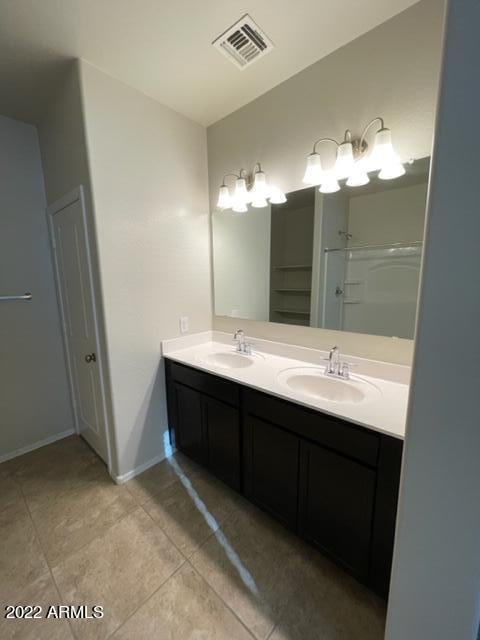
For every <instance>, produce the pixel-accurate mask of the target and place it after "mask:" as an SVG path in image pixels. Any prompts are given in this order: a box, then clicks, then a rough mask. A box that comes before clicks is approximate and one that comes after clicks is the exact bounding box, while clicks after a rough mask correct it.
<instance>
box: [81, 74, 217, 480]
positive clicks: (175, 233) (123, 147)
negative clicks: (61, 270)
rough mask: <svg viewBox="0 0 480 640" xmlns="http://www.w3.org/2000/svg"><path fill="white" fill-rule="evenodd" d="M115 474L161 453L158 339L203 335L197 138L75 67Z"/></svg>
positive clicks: (204, 205) (204, 264) (203, 174)
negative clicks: (182, 325) (184, 332)
mask: <svg viewBox="0 0 480 640" xmlns="http://www.w3.org/2000/svg"><path fill="white" fill-rule="evenodd" d="M80 71H81V84H82V93H83V105H84V115H85V126H86V134H87V147H88V153H89V160H90V170H91V179H92V188H93V200H94V209H95V221H96V228H97V241H98V254H99V263H100V274H101V281H102V289H103V305H104V313H105V327H106V338H107V349H108V355H109V366H110V376H111V388H112V398H113V413H114V423H115V432H116V439H117V455H118V469H117V471H118V474H120V475H123V474H126V473H128V472H130V471H131V470H133V469H134V468H135V467H138V466H139V465H142V464H145V463H147V462H148V461H150V460H151V459H153V458H155V457H158V456H161V455H163V453H164V450H163V435H164V432H165V430H166V428H167V418H166V399H165V389H164V382H163V363H161V361H160V341H161V340H162V339H164V338H171V337H174V336H177V335H179V317H180V316H182V315H184V316H188V317H189V319H190V331H191V332H195V331H200V330H205V329H209V328H210V326H211V283H210V252H209V213H208V194H207V164H206V133H205V129H204V128H203V127H201V126H200V125H198V124H196V123H193V122H192V121H190V120H188V119H187V118H185V117H183V116H180V115H179V114H178V113H176V112H174V111H172V110H171V109H168V108H167V107H164V106H162V105H160V104H159V103H157V102H155V101H154V100H152V99H151V98H148V97H146V96H144V95H143V94H141V93H139V92H138V91H136V90H134V89H131V88H130V87H128V86H126V85H124V84H122V83H121V82H119V81H117V80H115V79H113V78H111V77H109V76H107V75H105V74H104V73H102V72H101V71H99V70H98V69H96V68H94V67H92V66H91V65H89V64H87V63H84V62H81V63H80Z"/></svg>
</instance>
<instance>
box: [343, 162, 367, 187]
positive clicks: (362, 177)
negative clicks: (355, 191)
mask: <svg viewBox="0 0 480 640" xmlns="http://www.w3.org/2000/svg"><path fill="white" fill-rule="evenodd" d="M369 182H370V178H369V177H368V173H367V171H366V169H365V162H364V161H363V160H362V159H360V160H357V161H356V162H355V164H354V165H353V168H352V170H351V172H350V175H349V176H348V180H347V186H349V187H362V186H363V185H364V184H368V183H369Z"/></svg>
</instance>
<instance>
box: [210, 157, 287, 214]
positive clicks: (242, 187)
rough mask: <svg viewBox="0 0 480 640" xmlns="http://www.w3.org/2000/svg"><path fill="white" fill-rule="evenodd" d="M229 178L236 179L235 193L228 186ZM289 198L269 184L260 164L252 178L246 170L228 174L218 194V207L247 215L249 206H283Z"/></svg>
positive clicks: (255, 167) (224, 177)
mask: <svg viewBox="0 0 480 640" xmlns="http://www.w3.org/2000/svg"><path fill="white" fill-rule="evenodd" d="M227 178H235V183H234V188H233V193H230V189H229V188H228V186H227V184H226V179H227ZM286 201H287V198H286V197H285V194H284V193H283V191H282V190H281V189H279V187H276V186H274V185H271V184H269V183H268V182H267V175H266V173H265V172H264V171H262V167H261V165H260V163H259V162H257V164H256V165H255V166H254V168H253V172H252V176H251V178H250V177H249V176H248V174H247V172H246V170H245V169H241V170H240V172H239V173H238V174H237V173H226V174H225V175H224V176H223V180H222V184H221V186H220V190H219V193H218V202H217V207H218V208H219V209H232V210H233V211H234V212H235V213H246V212H247V211H248V205H251V206H252V207H256V208H261V207H266V206H268V203H269V202H270V203H271V204H282V203H283V202H286Z"/></svg>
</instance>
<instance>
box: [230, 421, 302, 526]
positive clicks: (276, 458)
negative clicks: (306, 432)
mask: <svg viewBox="0 0 480 640" xmlns="http://www.w3.org/2000/svg"><path fill="white" fill-rule="evenodd" d="M243 437H244V448H243V460H244V463H243V469H244V485H243V489H244V494H245V496H246V497H247V498H249V499H250V500H252V502H255V503H256V504H257V505H258V506H259V507H262V508H263V509H265V510H266V511H268V512H269V513H270V514H271V515H273V516H274V517H275V518H277V520H280V522H281V523H282V524H284V525H285V526H286V527H288V528H289V529H293V530H294V531H296V530H297V515H298V465H299V451H300V440H299V438H298V436H296V435H294V434H293V433H290V432H288V431H285V430H284V429H280V428H278V427H277V426H275V425H273V424H271V423H269V422H267V421H265V420H262V419H260V418H258V417H256V416H253V415H248V414H247V415H246V416H245V419H244V423H243Z"/></svg>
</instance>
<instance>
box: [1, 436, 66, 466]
mask: <svg viewBox="0 0 480 640" xmlns="http://www.w3.org/2000/svg"><path fill="white" fill-rule="evenodd" d="M74 433H76V431H75V429H68V430H67V431H62V432H61V433H56V434H55V435H54V436H50V437H48V438H45V439H44V440H39V441H38V442H34V443H33V444H29V445H28V446H26V447H22V448H21V449H15V451H10V453H5V454H3V455H1V456H0V463H2V462H6V461H7V460H12V459H13V458H18V456H23V454H24V453H30V451H35V449H40V447H45V446H46V445H47V444H52V442H56V441H57V440H62V438H68V436H73V434H74Z"/></svg>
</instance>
